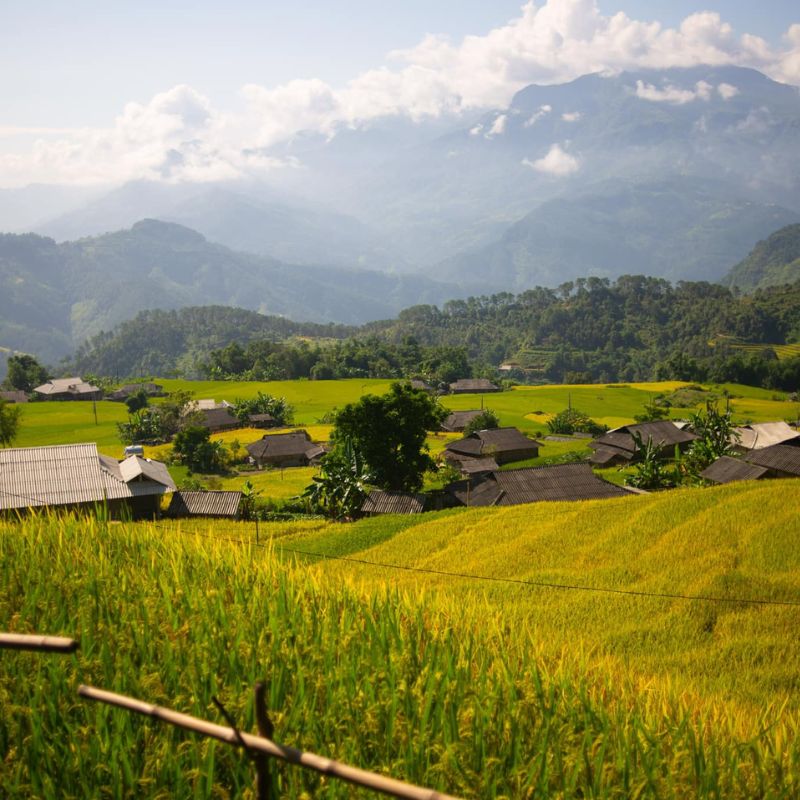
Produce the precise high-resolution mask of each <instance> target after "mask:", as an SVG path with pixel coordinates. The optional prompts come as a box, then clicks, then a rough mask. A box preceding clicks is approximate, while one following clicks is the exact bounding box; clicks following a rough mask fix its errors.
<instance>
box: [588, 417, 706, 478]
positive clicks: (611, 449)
mask: <svg viewBox="0 0 800 800" xmlns="http://www.w3.org/2000/svg"><path fill="white" fill-rule="evenodd" d="M634 434H638V435H639V436H641V437H642V443H643V444H646V443H647V441H648V440H650V441H651V442H652V443H653V444H654V445H656V447H657V448H658V451H659V455H660V456H661V457H662V458H669V457H670V456H672V455H673V454H674V452H675V448H676V447H677V448H678V450H680V451H683V450H686V449H687V448H688V447H689V445H691V443H692V442H693V441H694V440H695V439H697V436H696V435H695V434H694V433H692V432H691V431H689V430H685V429H682V428H680V427H679V426H678V425H675V424H674V423H673V422H671V421H670V420H668V419H662V420H658V421H657V422H641V423H639V424H637V425H623V426H622V427H621V428H615V429H614V430H612V431H609V432H608V433H605V434H603V436H600V437H598V438H597V439H594V440H593V441H591V442H590V443H589V447H591V448H592V450H594V452H593V453H592V455H591V457H590V458H589V461H590V462H591V463H592V464H594V465H595V466H599V467H610V466H613V465H615V464H629V463H631V462H632V461H635V460H636V459H637V458H638V453H637V450H636V441H635V439H634Z"/></svg>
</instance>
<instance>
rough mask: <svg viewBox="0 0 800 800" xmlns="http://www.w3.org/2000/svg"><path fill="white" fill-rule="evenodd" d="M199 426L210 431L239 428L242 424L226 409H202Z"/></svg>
mask: <svg viewBox="0 0 800 800" xmlns="http://www.w3.org/2000/svg"><path fill="white" fill-rule="evenodd" d="M200 414H201V415H202V417H201V421H200V424H201V425H203V426H204V427H206V428H209V429H210V430H212V431H218V430H222V429H223V428H236V427H241V426H242V423H241V422H240V421H239V419H238V418H237V417H234V416H233V414H231V412H230V411H229V410H228V409H227V408H203V409H200Z"/></svg>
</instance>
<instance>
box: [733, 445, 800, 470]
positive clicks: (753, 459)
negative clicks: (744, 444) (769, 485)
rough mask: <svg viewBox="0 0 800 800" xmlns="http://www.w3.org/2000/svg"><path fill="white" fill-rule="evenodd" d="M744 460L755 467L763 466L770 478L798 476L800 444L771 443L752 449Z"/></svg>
mask: <svg viewBox="0 0 800 800" xmlns="http://www.w3.org/2000/svg"><path fill="white" fill-rule="evenodd" d="M746 460H747V462H748V463H750V464H753V465H755V466H757V467H764V468H765V469H766V470H767V471H768V474H769V477H771V478H798V477H800V446H797V445H792V444H773V445H772V446H771V447H764V448H762V449H760V450H753V451H752V452H751V453H750V454H749V455H748V456H747V457H746Z"/></svg>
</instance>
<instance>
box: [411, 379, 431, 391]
mask: <svg viewBox="0 0 800 800" xmlns="http://www.w3.org/2000/svg"><path fill="white" fill-rule="evenodd" d="M408 383H409V385H410V386H411V388H412V389H417V390H418V391H421V392H428V393H429V394H433V393H434V392H435V391H436V389H434V388H433V386H431V385H430V384H429V383H428V382H427V381H423V380H422V379H420V378H412V379H411V380H410V381H409V382H408Z"/></svg>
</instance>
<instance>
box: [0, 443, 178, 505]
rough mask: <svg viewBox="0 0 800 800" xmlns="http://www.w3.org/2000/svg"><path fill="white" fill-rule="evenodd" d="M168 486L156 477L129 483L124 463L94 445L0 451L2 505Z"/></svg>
mask: <svg viewBox="0 0 800 800" xmlns="http://www.w3.org/2000/svg"><path fill="white" fill-rule="evenodd" d="M154 463H157V462H154ZM170 483H171V479H170ZM134 486H135V489H134V488H133V487H134ZM166 489H167V486H166V485H163V484H162V483H156V482H154V481H152V480H148V481H145V482H137V483H132V484H131V485H130V486H129V485H128V484H127V483H126V481H125V479H124V477H123V475H122V470H121V467H120V465H119V464H118V463H117V462H116V461H115V460H114V459H109V458H108V457H107V456H102V457H101V456H100V455H99V454H98V452H97V445H96V444H94V443H89V444H62V445H49V446H46V447H16V448H10V449H7V450H0V509H11V508H28V507H39V506H61V505H74V504H78V503H97V502H102V501H103V500H104V499H106V500H121V499H124V498H127V497H134V496H137V497H138V496H142V495H146V494H151V495H152V494H162V493H164V491H165V490H166Z"/></svg>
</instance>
